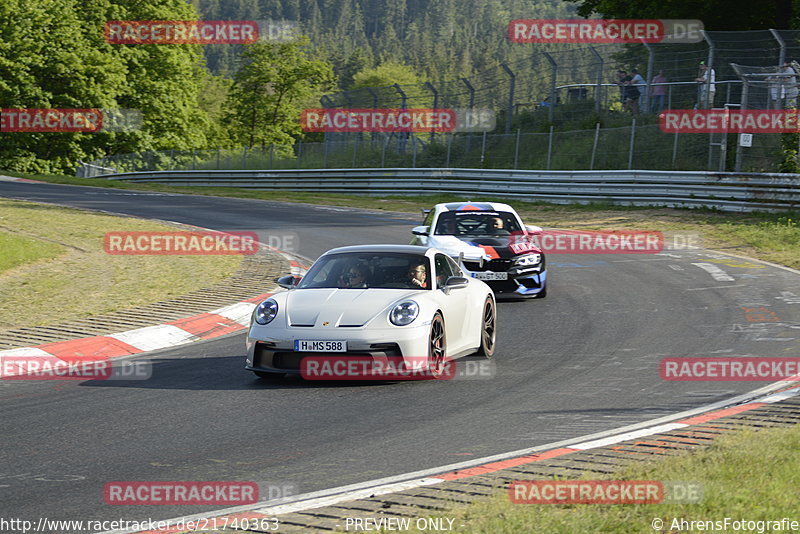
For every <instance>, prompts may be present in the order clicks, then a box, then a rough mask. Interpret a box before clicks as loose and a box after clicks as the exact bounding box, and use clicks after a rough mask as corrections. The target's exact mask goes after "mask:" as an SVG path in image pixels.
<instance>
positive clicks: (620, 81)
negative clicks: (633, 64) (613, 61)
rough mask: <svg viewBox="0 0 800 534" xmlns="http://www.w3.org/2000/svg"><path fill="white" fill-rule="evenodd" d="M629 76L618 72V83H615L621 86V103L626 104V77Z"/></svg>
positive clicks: (620, 70)
mask: <svg viewBox="0 0 800 534" xmlns="http://www.w3.org/2000/svg"><path fill="white" fill-rule="evenodd" d="M627 75H628V73H627V72H625V71H624V70H622V69H619V70H618V71H617V81H615V82H614V83H615V84H617V85H619V101H620V102H623V103H624V102H625V77H626V76H627Z"/></svg>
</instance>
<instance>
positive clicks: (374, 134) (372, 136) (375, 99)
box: [367, 87, 378, 146]
mask: <svg viewBox="0 0 800 534" xmlns="http://www.w3.org/2000/svg"><path fill="white" fill-rule="evenodd" d="M367 91H368V92H369V94H370V95H372V109H377V108H378V94H377V93H376V92H375V90H374V89H373V88H372V87H367ZM377 135H378V132H372V134H370V142H371V143H372V145H370V146H375V138H376V137H377Z"/></svg>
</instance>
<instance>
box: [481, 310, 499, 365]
mask: <svg viewBox="0 0 800 534" xmlns="http://www.w3.org/2000/svg"><path fill="white" fill-rule="evenodd" d="M496 339H497V309H496V308H495V305H494V300H493V299H492V297H486V303H485V304H484V305H483V317H482V318H481V346H480V348H479V349H478V355H479V356H485V357H487V358H491V357H492V356H494V346H495V341H496Z"/></svg>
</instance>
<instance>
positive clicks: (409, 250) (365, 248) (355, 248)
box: [325, 245, 431, 255]
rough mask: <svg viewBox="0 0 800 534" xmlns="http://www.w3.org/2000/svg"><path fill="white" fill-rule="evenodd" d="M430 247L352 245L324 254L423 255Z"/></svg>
mask: <svg viewBox="0 0 800 534" xmlns="http://www.w3.org/2000/svg"><path fill="white" fill-rule="evenodd" d="M430 249H431V247H423V246H419V245H352V246H349V247H339V248H334V249H331V250H329V251H328V252H326V253H325V254H341V253H343V252H404V253H406V254H420V255H423V254H425V253H426V252H427V251H428V250H430Z"/></svg>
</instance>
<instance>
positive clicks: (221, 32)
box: [103, 20, 299, 45]
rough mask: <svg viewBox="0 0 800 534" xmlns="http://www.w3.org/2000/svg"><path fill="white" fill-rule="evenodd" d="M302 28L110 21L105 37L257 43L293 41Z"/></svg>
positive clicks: (265, 23)
mask: <svg viewBox="0 0 800 534" xmlns="http://www.w3.org/2000/svg"><path fill="white" fill-rule="evenodd" d="M298 28H299V26H298V24H297V23H296V22H294V21H289V20H109V21H107V22H106V23H105V24H104V25H103V38H104V39H105V40H106V42H107V43H111V44H201V45H206V44H253V43H255V42H258V41H279V42H286V41H291V40H293V39H295V38H296V37H297V35H298Z"/></svg>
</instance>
